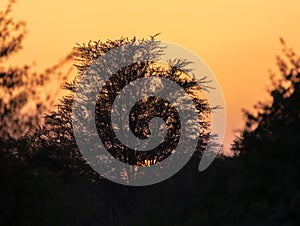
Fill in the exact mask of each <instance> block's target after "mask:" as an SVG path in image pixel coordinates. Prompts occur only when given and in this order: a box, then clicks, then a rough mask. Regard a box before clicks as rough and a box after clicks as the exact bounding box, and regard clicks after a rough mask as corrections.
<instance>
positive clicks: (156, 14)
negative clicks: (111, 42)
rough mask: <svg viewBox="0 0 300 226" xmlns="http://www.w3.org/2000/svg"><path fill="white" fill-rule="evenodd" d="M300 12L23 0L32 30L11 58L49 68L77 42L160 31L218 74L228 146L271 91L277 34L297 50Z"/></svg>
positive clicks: (227, 5)
mask: <svg viewBox="0 0 300 226" xmlns="http://www.w3.org/2000/svg"><path fill="white" fill-rule="evenodd" d="M4 2H5V1H4ZM4 2H3V1H1V3H0V7H3V3H4ZM299 12H300V1H297V0H294V1H291V0H290V1H279V0H275V1H271V0H265V1H261V0H253V1H238V0H229V1H192V0H185V1H177V0H175V1H174V0H173V1H158V0H152V1H145V2H143V1H99V0H85V1H75V0H73V1H71V0H64V1H61V0H42V1H36V0H35V1H34V0H18V1H17V3H16V4H15V6H14V9H13V15H14V16H15V17H16V18H17V19H20V20H24V21H26V23H27V30H28V35H27V37H26V39H25V41H24V49H23V50H22V51H21V52H20V53H19V54H18V55H16V56H14V57H13V58H12V59H11V61H10V63H11V64H31V63H32V62H36V64H37V67H38V68H44V67H47V66H50V65H52V64H54V63H56V62H57V61H58V60H59V59H60V58H62V57H63V56H65V55H66V54H67V53H68V52H70V51H71V49H72V47H73V46H74V45H75V43H82V42H88V41H89V40H98V39H101V40H106V39H115V38H119V37H121V36H125V37H126V36H129V37H132V36H137V38H144V37H149V35H153V34H156V33H158V32H161V33H162V34H161V35H160V36H159V39H161V40H164V41H168V42H173V43H177V44H179V45H181V46H184V47H186V48H188V49H190V50H191V51H193V52H194V53H196V54H197V55H198V56H199V57H200V58H202V59H203V60H204V61H205V62H206V63H207V65H208V66H209V67H210V68H211V70H212V71H213V72H214V74H215V75H216V77H217V79H218V81H219V83H220V85H221V87H222V89H223V93H224V97H225V101H226V108H227V132H226V137H225V147H226V148H228V147H229V146H230V143H231V142H232V139H233V135H234V130H237V129H240V128H242V125H243V118H242V113H241V109H242V108H247V109H251V107H252V106H253V105H254V104H255V103H256V102H257V101H258V100H265V99H267V97H266V93H267V92H266V89H267V87H268V85H269V84H270V82H269V80H268V78H269V73H268V69H270V68H271V69H273V70H274V71H275V70H276V65H275V56H276V54H280V52H281V46H280V43H279V37H283V38H284V39H285V40H286V42H287V45H288V46H291V47H294V49H295V50H296V51H297V52H299V50H300V32H298V29H299V22H300V14H299Z"/></svg>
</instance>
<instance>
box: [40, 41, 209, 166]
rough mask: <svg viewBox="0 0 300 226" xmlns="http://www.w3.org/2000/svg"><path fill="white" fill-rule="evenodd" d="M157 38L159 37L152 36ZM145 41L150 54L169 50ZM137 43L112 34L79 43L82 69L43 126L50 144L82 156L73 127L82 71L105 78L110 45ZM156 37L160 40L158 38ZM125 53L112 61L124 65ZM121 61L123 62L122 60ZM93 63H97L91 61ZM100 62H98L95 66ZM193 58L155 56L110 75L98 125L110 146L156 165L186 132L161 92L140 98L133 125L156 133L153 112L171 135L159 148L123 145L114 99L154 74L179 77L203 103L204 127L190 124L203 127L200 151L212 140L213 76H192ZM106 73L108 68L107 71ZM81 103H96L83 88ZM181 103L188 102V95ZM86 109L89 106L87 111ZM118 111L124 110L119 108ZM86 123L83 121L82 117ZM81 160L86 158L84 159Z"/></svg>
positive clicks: (119, 154)
mask: <svg viewBox="0 0 300 226" xmlns="http://www.w3.org/2000/svg"><path fill="white" fill-rule="evenodd" d="M151 39H152V41H154V40H155V37H152V38H151ZM140 41H141V42H143V43H144V47H143V49H142V50H139V51H141V54H148V55H151V54H152V55H153V56H159V54H163V51H164V50H163V47H160V46H159V43H160V42H159V41H156V40H155V42H148V41H147V40H140ZM136 43H137V40H136V38H133V39H128V38H121V39H118V40H115V41H111V40H108V41H106V42H101V41H95V42H89V43H88V44H87V45H85V44H83V45H78V46H77V47H75V48H74V55H75V56H76V57H77V62H78V64H77V65H76V67H77V70H78V74H77V76H76V77H75V79H74V80H73V81H72V82H70V83H66V84H65V86H64V88H65V89H67V90H69V91H71V95H68V96H65V97H64V98H63V99H62V101H61V102H60V103H59V104H58V110H57V111H55V112H53V113H52V114H50V115H47V116H46V126H45V127H44V130H43V132H42V133H43V135H42V137H43V138H44V139H45V142H46V143H48V144H53V145H54V144H55V145H59V146H64V147H66V146H67V147H69V157H68V159H69V160H72V159H73V160H74V159H75V158H77V159H79V160H80V159H81V155H80V153H79V152H78V149H77V147H76V144H75V140H74V135H73V131H72V129H73V128H72V106H73V99H74V93H75V91H76V89H77V87H78V82H79V81H80V79H81V77H82V76H83V75H85V74H87V75H88V76H90V77H91V81H92V77H93V76H100V79H104V78H102V77H101V76H102V74H101V72H99V71H97V67H98V69H99V68H100V70H101V62H98V61H97V59H99V57H100V56H103V55H104V54H105V53H107V52H108V51H110V50H112V49H114V48H116V47H120V46H122V45H126V44H129V45H135V44H136ZM153 43H155V44H153ZM120 54H123V55H122V56H116V58H113V59H110V60H111V61H112V63H111V64H112V65H119V63H120V62H121V61H122V59H126V57H127V58H128V57H132V56H131V53H127V52H125V53H120ZM119 61H120V62H119ZM92 64H94V65H93V69H91V68H90V66H91V65H92ZM95 64H96V66H95ZM189 64H190V62H188V61H186V60H181V59H177V60H173V61H170V62H169V65H164V66H162V65H159V64H155V62H153V61H151V60H149V61H145V62H138V63H134V64H131V65H128V66H125V67H124V68H122V69H120V70H118V71H117V73H115V74H114V75H112V76H111V77H110V78H109V80H108V81H106V83H105V86H104V87H103V89H102V90H100V93H99V96H98V97H97V102H96V114H95V116H96V126H97V129H98V134H99V136H100V139H101V140H102V142H103V144H104V145H105V147H106V149H107V150H108V151H109V152H110V153H111V154H112V155H113V156H114V157H115V158H117V159H118V160H120V161H122V162H124V163H127V164H130V165H151V164H155V163H157V162H159V161H162V160H163V159H165V158H166V157H168V155H170V154H171V152H172V151H173V150H174V149H175V148H176V145H177V143H178V140H179V137H180V120H179V116H178V113H177V111H176V108H175V107H174V106H172V105H170V103H168V101H166V100H163V99H161V98H159V97H154V96H149V97H147V98H144V99H142V100H140V101H139V102H138V103H136V104H135V105H134V106H133V108H132V110H131V113H130V129H131V130H132V131H133V133H134V134H135V136H137V137H139V138H140V139H145V138H147V137H148V136H150V135H151V134H150V131H149V128H148V122H149V121H150V120H151V119H152V118H153V117H160V118H162V119H163V120H164V121H165V123H166V127H167V135H166V138H165V139H164V141H163V142H162V143H161V144H160V145H159V146H158V147H157V148H155V149H153V150H151V151H147V152H141V151H138V150H132V149H130V148H128V147H126V146H125V145H123V144H122V143H121V142H120V141H118V139H117V138H116V135H115V133H114V131H113V127H112V122H111V118H110V117H111V111H112V105H113V102H114V100H115V98H116V96H117V95H118V94H119V93H120V91H121V90H122V89H123V88H124V87H125V86H126V85H128V84H130V83H131V82H133V81H135V80H137V79H139V78H144V77H149V76H154V77H156V78H157V79H160V78H167V79H169V80H171V81H173V82H176V83H177V84H178V85H179V86H181V87H182V88H183V89H184V90H185V91H186V92H187V93H188V94H189V96H190V98H191V99H192V100H193V103H194V105H195V108H196V109H197V114H198V119H197V122H198V123H199V127H198V128H192V127H191V128H190V133H191V134H195V133H194V131H195V130H200V137H198V140H199V143H198V149H197V150H198V154H199V153H200V154H201V151H202V150H203V148H204V147H205V146H206V142H207V140H208V138H209V135H210V131H209V125H210V123H209V115H210V110H211V109H210V107H209V105H208V103H207V100H206V99H205V98H204V95H203V93H202V92H203V89H207V88H208V86H207V84H206V83H207V81H206V80H205V78H203V79H202V80H200V81H197V80H195V78H192V77H190V76H189V75H188V74H187V73H188V72H190V70H189V69H188V66H189ZM102 73H103V72H102ZM197 82H200V84H202V85H203V86H202V87H200V86H199V85H198V84H199V83H197ZM159 84H160V85H161V86H163V88H164V89H168V87H167V85H165V84H164V83H163V82H160V83H159ZM93 85H94V83H92V82H90V83H89V84H86V85H85V88H84V90H91V89H93ZM156 86H157V84H150V83H149V84H147V87H137V88H136V89H135V91H134V93H131V94H130V96H131V97H134V96H135V95H137V93H139V92H141V91H142V90H143V89H145V88H150V89H155V88H157V87H156ZM80 101H81V102H80V104H81V105H82V107H83V109H84V107H85V106H86V105H87V104H90V103H89V101H90V98H89V96H88V94H83V97H82V98H81V100H80ZM181 103H182V104H183V105H184V104H185V100H182V101H181ZM185 111H186V114H187V115H189V114H190V113H189V111H190V110H189V109H186V110H185ZM82 112H83V114H84V110H83V111H82ZM117 114H118V112H117ZM76 123H80V122H76ZM83 132H86V133H89V129H86V130H85V131H83ZM80 161H81V160H80Z"/></svg>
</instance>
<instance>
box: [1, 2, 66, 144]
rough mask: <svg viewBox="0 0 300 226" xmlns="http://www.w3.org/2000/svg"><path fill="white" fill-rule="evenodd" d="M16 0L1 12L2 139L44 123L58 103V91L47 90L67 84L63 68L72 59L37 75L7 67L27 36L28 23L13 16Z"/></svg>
mask: <svg viewBox="0 0 300 226" xmlns="http://www.w3.org/2000/svg"><path fill="white" fill-rule="evenodd" d="M13 4H14V1H13V0H10V1H9V2H8V4H7V6H6V8H5V9H4V10H3V11H0V63H1V65H0V90H1V92H0V121H1V127H0V138H1V139H8V138H19V137H20V136H21V135H23V134H25V133H27V132H31V133H32V131H33V130H34V128H36V127H38V126H39V125H40V124H41V121H42V119H43V113H44V112H45V111H46V110H49V109H51V108H52V105H53V104H54V102H55V101H56V98H57V97H56V96H55V94H56V91H58V90H60V87H59V85H58V86H57V88H56V89H53V88H52V89H51V91H49V89H47V88H46V87H47V85H48V84H49V83H51V82H52V81H54V80H55V79H56V80H58V81H59V82H61V83H63V81H65V79H66V76H67V74H66V73H61V72H60V71H59V70H60V68H61V67H62V66H63V65H64V64H65V63H66V62H69V61H70V59H71V55H68V56H67V57H66V58H65V59H63V60H62V61H61V62H59V63H58V64H56V65H54V66H51V67H49V68H47V69H46V70H45V71H44V72H43V73H38V72H34V71H33V70H32V66H30V65H23V66H14V67H6V66H5V62H6V61H7V60H8V58H9V57H10V56H12V55H14V54H16V53H17V52H18V51H20V50H21V49H22V42H23V39H24V37H25V34H26V30H25V22H23V21H16V20H15V19H14V18H13V17H12V16H11V10H12V6H13Z"/></svg>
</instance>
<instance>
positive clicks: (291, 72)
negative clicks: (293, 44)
mask: <svg viewBox="0 0 300 226" xmlns="http://www.w3.org/2000/svg"><path fill="white" fill-rule="evenodd" d="M281 43H282V46H283V53H284V56H283V57H281V56H277V65H278V69H279V71H280V76H279V78H277V77H276V75H275V74H274V73H272V74H271V81H272V88H271V89H270V91H269V93H270V96H271V98H272V99H271V102H270V103H262V102H259V103H258V104H257V105H256V106H255V112H254V113H251V112H249V111H246V110H244V114H245V117H246V127H245V129H244V130H243V131H242V133H241V136H240V137H239V138H237V139H236V141H235V143H234V145H233V150H234V151H235V152H236V154H238V155H241V156H243V155H257V156H261V157H263V159H272V158H278V159H281V160H283V159H286V158H288V159H290V160H292V159H297V158H296V156H298V157H299V154H298V153H299V151H298V150H300V146H299V142H298V141H299V139H300V113H299V109H300V85H299V84H300V83H299V82H300V57H299V55H297V54H296V53H295V52H294V50H293V49H291V48H287V47H286V44H285V42H284V40H283V39H281ZM258 158H259V157H258Z"/></svg>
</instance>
